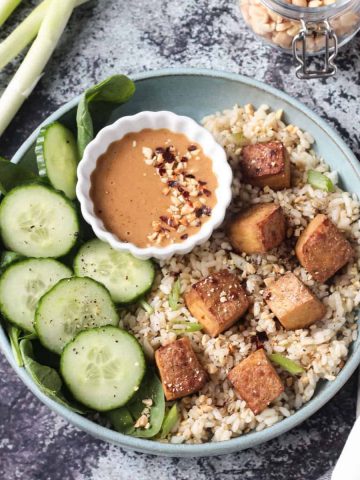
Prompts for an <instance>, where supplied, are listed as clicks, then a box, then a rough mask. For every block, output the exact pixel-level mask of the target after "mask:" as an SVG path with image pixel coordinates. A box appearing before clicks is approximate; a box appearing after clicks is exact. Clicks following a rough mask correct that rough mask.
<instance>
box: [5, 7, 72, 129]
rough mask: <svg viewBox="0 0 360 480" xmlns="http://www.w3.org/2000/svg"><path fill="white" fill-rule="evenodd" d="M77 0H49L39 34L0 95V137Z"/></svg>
mask: <svg viewBox="0 0 360 480" xmlns="http://www.w3.org/2000/svg"><path fill="white" fill-rule="evenodd" d="M77 4H78V1H77V0H61V2H59V1H58V0H51V1H50V3H49V5H48V8H47V10H46V12H45V15H44V18H43V21H42V23H41V25H40V28H39V32H38V35H37V37H36V39H35V40H34V43H33V44H32V46H31V47H30V50H29V51H28V53H27V55H26V56H25V58H24V60H23V62H22V64H21V65H20V67H19V69H18V71H17V72H16V73H15V75H14V77H13V78H12V80H11V81H10V83H9V85H8V86H7V88H6V89H5V91H4V93H3V95H2V96H1V98H0V112H1V113H0V136H1V135H2V134H3V132H4V130H5V129H6V128H7V126H8V125H9V123H10V122H11V120H12V119H13V117H14V116H15V115H16V113H17V112H18V110H19V108H20V107H21V105H22V104H23V103H24V101H25V100H26V99H27V98H28V96H29V95H30V93H31V92H32V91H33V89H34V88H35V86H36V84H37V83H38V81H39V80H40V78H41V76H42V73H43V70H44V68H45V65H46V64H47V62H48V60H49V59H50V57H51V55H52V53H53V51H54V50H55V48H56V45H57V43H58V41H59V39H60V37H61V35H62V33H63V31H64V29H65V27H66V25H67V22H68V20H69V18H70V16H71V14H72V11H73V9H74V8H75V6H76V5H77Z"/></svg>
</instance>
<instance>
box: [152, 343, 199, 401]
mask: <svg viewBox="0 0 360 480" xmlns="http://www.w3.org/2000/svg"><path fill="white" fill-rule="evenodd" d="M155 361H156V365H157V367H158V369H159V372H160V377H161V381H162V385H163V389H164V393H165V397H166V400H176V399H177V398H181V397H185V396H186V395H191V394H192V393H195V392H197V391H198V390H200V389H201V388H202V387H203V386H204V385H205V383H206V381H207V373H206V372H205V370H204V369H203V367H202V366H201V365H200V363H199V360H198V359H197V357H196V355H195V352H194V350H193V349H192V346H191V343H190V340H189V339H188V338H187V337H183V338H180V339H179V340H176V341H175V342H173V343H170V344H169V345H166V346H165V347H160V348H158V349H157V350H156V352H155Z"/></svg>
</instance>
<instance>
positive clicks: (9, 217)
mask: <svg viewBox="0 0 360 480" xmlns="http://www.w3.org/2000/svg"><path fill="white" fill-rule="evenodd" d="M0 230H1V235H2V239H3V242H4V245H5V246H6V248H8V249H10V250H13V251H14V252H17V253H20V254H21V255H24V256H26V257H61V256H62V255H65V254H66V253H68V252H69V250H71V248H72V247H73V246H74V244H75V242H76V240H77V238H78V235H79V223H78V219H77V215H76V211H75V208H74V206H73V205H72V203H71V202H70V201H69V200H67V199H66V198H65V197H64V196H63V195H62V194H61V193H58V192H56V191H55V190H53V189H52V188H51V187H48V186H45V185H39V184H31V185H23V186H21V187H16V188H14V189H13V190H10V192H9V193H8V194H7V195H6V196H5V198H4V200H3V201H2V203H1V205H0Z"/></svg>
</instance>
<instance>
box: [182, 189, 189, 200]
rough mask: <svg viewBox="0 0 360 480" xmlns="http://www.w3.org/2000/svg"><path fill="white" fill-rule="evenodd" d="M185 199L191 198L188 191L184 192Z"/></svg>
mask: <svg viewBox="0 0 360 480" xmlns="http://www.w3.org/2000/svg"><path fill="white" fill-rule="evenodd" d="M183 197H184V198H189V197H190V193H189V192H187V191H186V190H184V191H183Z"/></svg>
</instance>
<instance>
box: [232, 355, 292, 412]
mask: <svg viewBox="0 0 360 480" xmlns="http://www.w3.org/2000/svg"><path fill="white" fill-rule="evenodd" d="M228 379H229V380H230V382H231V383H232V384H233V386H234V388H235V390H236V391H237V393H238V394H239V395H240V397H241V398H242V399H243V400H245V402H246V403H247V404H248V406H249V407H250V408H251V410H252V411H253V412H254V413H255V415H258V414H259V413H261V412H262V411H263V410H265V408H266V407H268V406H269V405H270V403H271V402H272V401H274V400H275V399H276V398H277V397H278V396H279V395H281V393H282V392H283V391H284V386H283V384H282V381H281V380H280V377H279V375H278V374H277V372H276V370H275V368H274V367H273V366H272V364H271V362H270V361H269V359H268V358H267V356H266V354H265V351H264V349H263V348H260V349H259V350H256V352H253V353H251V354H250V355H249V356H248V357H247V358H245V360H243V361H242V362H240V363H239V364H238V365H237V366H236V367H234V368H233V369H232V370H231V371H230V372H229V374H228Z"/></svg>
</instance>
